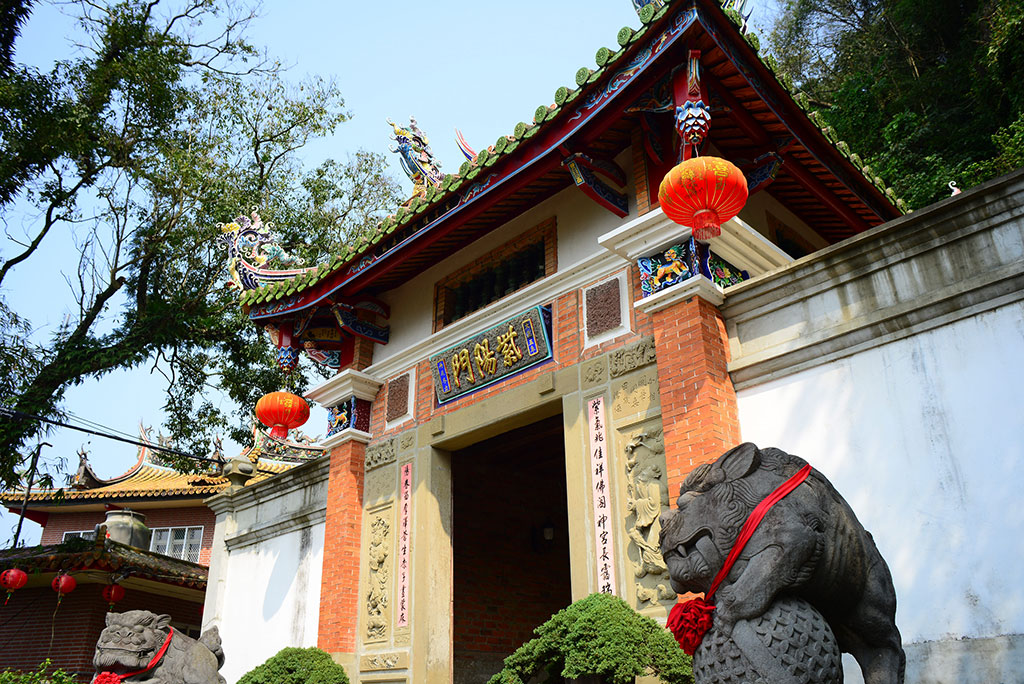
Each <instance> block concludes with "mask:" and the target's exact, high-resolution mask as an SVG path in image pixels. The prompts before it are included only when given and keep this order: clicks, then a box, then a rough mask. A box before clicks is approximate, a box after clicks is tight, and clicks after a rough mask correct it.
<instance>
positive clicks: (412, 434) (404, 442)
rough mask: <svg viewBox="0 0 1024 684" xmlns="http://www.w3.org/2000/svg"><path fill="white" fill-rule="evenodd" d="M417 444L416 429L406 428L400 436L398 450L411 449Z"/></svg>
mask: <svg viewBox="0 0 1024 684" xmlns="http://www.w3.org/2000/svg"><path fill="white" fill-rule="evenodd" d="M414 446H416V430H406V431H405V432H403V433H402V434H401V435H399V436H398V450H399V451H400V452H404V451H409V450H410V449H412V448H413V447H414Z"/></svg>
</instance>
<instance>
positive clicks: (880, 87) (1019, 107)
mask: <svg viewBox="0 0 1024 684" xmlns="http://www.w3.org/2000/svg"><path fill="white" fill-rule="evenodd" d="M769 44H770V47H771V51H772V53H773V54H774V56H775V57H776V59H777V60H778V62H779V64H780V65H781V66H782V68H783V69H784V70H785V71H786V72H787V73H788V75H789V76H790V77H791V78H792V79H793V81H794V83H796V84H797V85H798V87H800V88H801V89H802V90H804V92H806V93H807V94H808V95H809V96H810V98H811V101H812V103H813V104H814V106H815V107H816V108H817V109H818V110H819V111H820V113H821V115H822V117H823V118H824V120H825V121H826V122H827V123H828V124H829V125H831V126H833V127H834V128H835V130H836V132H837V134H838V135H839V137H841V138H843V139H845V140H846V141H847V142H848V143H849V144H850V146H851V148H853V149H854V150H855V151H857V152H858V153H859V154H860V155H861V156H862V157H863V158H864V159H865V160H866V162H867V163H868V164H869V165H870V166H871V167H872V168H873V169H874V170H875V171H876V172H877V173H878V174H879V175H880V176H881V177H883V178H885V179H886V181H887V182H889V183H890V184H892V185H893V187H894V188H895V190H896V191H897V194H898V195H900V196H902V197H904V198H905V199H906V200H907V201H908V202H909V203H910V205H911V206H912V207H921V206H923V205H926V204H929V203H931V202H934V201H936V200H938V199H941V198H942V197H945V196H948V195H949V189H948V188H947V183H948V182H949V181H952V180H956V181H959V182H960V184H961V185H965V184H974V183H977V182H981V181H983V180H986V179H987V178H991V177H992V176H993V175H997V174H998V173H1002V172H1005V171H1008V170H1010V168H1012V167H1010V168H1007V166H1008V164H1012V163H1013V161H1012V160H1013V159H1015V158H1019V155H1020V154H1021V152H1022V151H1024V150H1022V149H1021V148H1020V147H1016V148H1014V147H1013V145H1014V144H1016V145H1019V144H1020V140H1019V137H1016V136H1015V134H1014V133H1013V130H1015V129H1014V128H1013V127H1014V126H1015V125H1016V126H1017V127H1018V129H1017V130H1019V127H1020V126H1021V125H1024V119H1022V117H1024V85H1022V83H1021V80H1020V74H1021V73H1022V71H1024V1H1022V0H963V1H960V0H956V1H954V0H937V1H936V2H927V3H926V2H921V1H920V0H852V1H849V0H784V2H783V3H782V6H781V12H780V14H779V16H778V19H777V20H776V22H775V25H774V27H773V29H772V31H771V33H770V36H769ZM1015 141H1016V142H1015ZM1006 145H1010V147H1009V148H1007V147H1006ZM1014 150H1017V151H1016V152H1014ZM1015 154H1016V155H1017V157H1014V155H1015ZM997 157H999V158H1001V159H1002V162H993V160H994V159H996V158H997Z"/></svg>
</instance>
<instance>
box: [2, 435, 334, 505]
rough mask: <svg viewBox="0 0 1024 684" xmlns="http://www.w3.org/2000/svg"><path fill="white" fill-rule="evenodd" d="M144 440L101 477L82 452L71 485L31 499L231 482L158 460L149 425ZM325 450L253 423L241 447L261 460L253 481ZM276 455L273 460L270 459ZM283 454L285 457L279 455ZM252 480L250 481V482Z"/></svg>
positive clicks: (13, 497)
mask: <svg viewBox="0 0 1024 684" xmlns="http://www.w3.org/2000/svg"><path fill="white" fill-rule="evenodd" d="M140 439H141V441H142V442H143V443H145V444H149V445H150V446H143V447H141V448H140V449H139V457H138V460H137V461H136V462H135V464H133V465H132V466H131V467H130V468H129V469H128V470H127V471H126V472H125V473H123V474H122V475H118V476H116V477H112V478H110V479H107V480H104V479H101V478H99V477H98V476H97V475H96V473H95V472H93V470H92V467H91V466H90V465H89V462H88V460H87V458H86V456H85V454H84V453H83V454H82V455H81V462H80V463H79V465H78V471H77V472H76V473H75V475H74V476H73V477H72V479H71V484H70V486H69V487H68V488H66V489H65V488H61V489H40V490H35V491H32V492H31V493H30V494H29V497H28V500H29V503H35V504H40V503H44V504H63V503H74V502H86V501H88V502H107V501H109V502H117V501H125V502H127V501H137V500H139V499H157V498H206V497H208V496H212V495H213V494H216V493H218V492H220V491H221V490H223V489H225V488H226V487H227V486H228V485H229V482H228V480H227V478H226V477H223V476H218V475H215V474H210V473H181V472H178V471H177V470H175V469H173V468H169V467H166V466H163V465H160V464H158V463H154V462H153V461H154V460H157V459H158V458H159V454H155V453H154V451H157V452H158V451H159V447H158V445H157V444H156V443H154V442H153V441H152V440H151V439H150V438H149V435H148V433H147V431H146V430H145V429H144V428H140ZM322 452H323V449H321V448H320V447H316V446H312V445H310V444H300V443H295V442H292V441H291V440H289V441H287V442H282V441H281V440H278V439H275V438H273V437H270V435H269V434H268V433H267V432H266V431H264V430H261V429H260V428H258V427H253V444H252V445H251V446H249V447H247V448H246V449H245V450H243V452H242V456H243V457H248V459H249V460H250V461H252V462H253V463H255V464H256V473H255V476H254V477H253V478H252V479H251V480H249V483H253V482H259V481H261V480H265V479H267V478H268V477H272V476H274V475H277V474H279V473H283V472H285V471H286V470H288V469H290V468H293V467H295V465H296V464H298V463H301V462H303V461H306V460H312V459H314V458H316V457H318V456H319V455H320V454H321V453H322ZM271 459H273V460H271ZM277 459H282V460H277ZM247 484H248V483H247ZM24 500H25V493H24V492H23V491H18V490H11V491H7V492H0V503H2V504H4V505H7V506H15V505H19V504H21V503H22V502H23V501H24Z"/></svg>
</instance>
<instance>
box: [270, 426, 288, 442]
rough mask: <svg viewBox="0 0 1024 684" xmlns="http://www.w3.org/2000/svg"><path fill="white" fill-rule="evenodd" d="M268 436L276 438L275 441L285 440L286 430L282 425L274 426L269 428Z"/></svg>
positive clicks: (286, 436)
mask: <svg viewBox="0 0 1024 684" xmlns="http://www.w3.org/2000/svg"><path fill="white" fill-rule="evenodd" d="M270 436H271V437H276V438H277V439H287V438H288V428H286V427H284V426H283V425H275V426H274V427H272V428H270Z"/></svg>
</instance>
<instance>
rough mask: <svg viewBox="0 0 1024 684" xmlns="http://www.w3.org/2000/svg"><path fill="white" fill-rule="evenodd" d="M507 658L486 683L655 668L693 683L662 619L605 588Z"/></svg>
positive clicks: (611, 679)
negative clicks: (542, 675)
mask: <svg viewBox="0 0 1024 684" xmlns="http://www.w3.org/2000/svg"><path fill="white" fill-rule="evenodd" d="M534 634H536V635H537V636H536V638H534V639H531V640H529V641H527V642H526V643H525V644H523V645H522V646H521V647H520V648H519V649H518V650H517V651H516V652H515V653H513V654H512V655H510V656H509V657H508V658H506V659H505V667H504V668H503V669H502V670H501V672H499V673H498V674H496V675H494V676H493V677H491V679H490V682H488V684H524V683H525V682H527V681H529V679H530V678H531V677H534V676H535V675H537V674H539V673H540V672H542V671H546V672H547V674H548V677H565V678H567V679H577V678H580V677H585V676H587V675H598V676H600V677H602V678H603V679H604V681H605V682H608V684H633V678H634V677H638V676H643V675H648V674H655V675H657V676H658V677H660V678H661V680H662V681H664V682H667V684H692V682H693V673H692V670H691V660H690V657H689V656H688V655H686V654H685V653H683V651H682V649H680V648H679V645H678V644H677V643H676V640H675V639H674V638H672V635H671V634H669V633H668V631H666V630H665V628H663V627H662V626H661V625H659V624H658V623H657V622H655V621H654V620H652V619H650V618H649V617H645V616H643V615H640V614H639V613H637V612H636V611H635V610H633V609H632V608H631V607H630V606H629V604H627V603H626V602H625V601H623V600H622V599H620V598H617V597H615V596H611V595H609V594H591V595H590V596H588V597H586V598H585V599H581V600H579V601H577V602H576V603H573V604H572V605H570V606H568V607H567V608H565V609H563V610H560V611H559V612H557V613H555V614H554V615H552V616H551V619H550V620H548V621H547V622H545V623H544V624H543V625H541V626H540V627H538V628H537V629H535V630H534Z"/></svg>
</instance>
